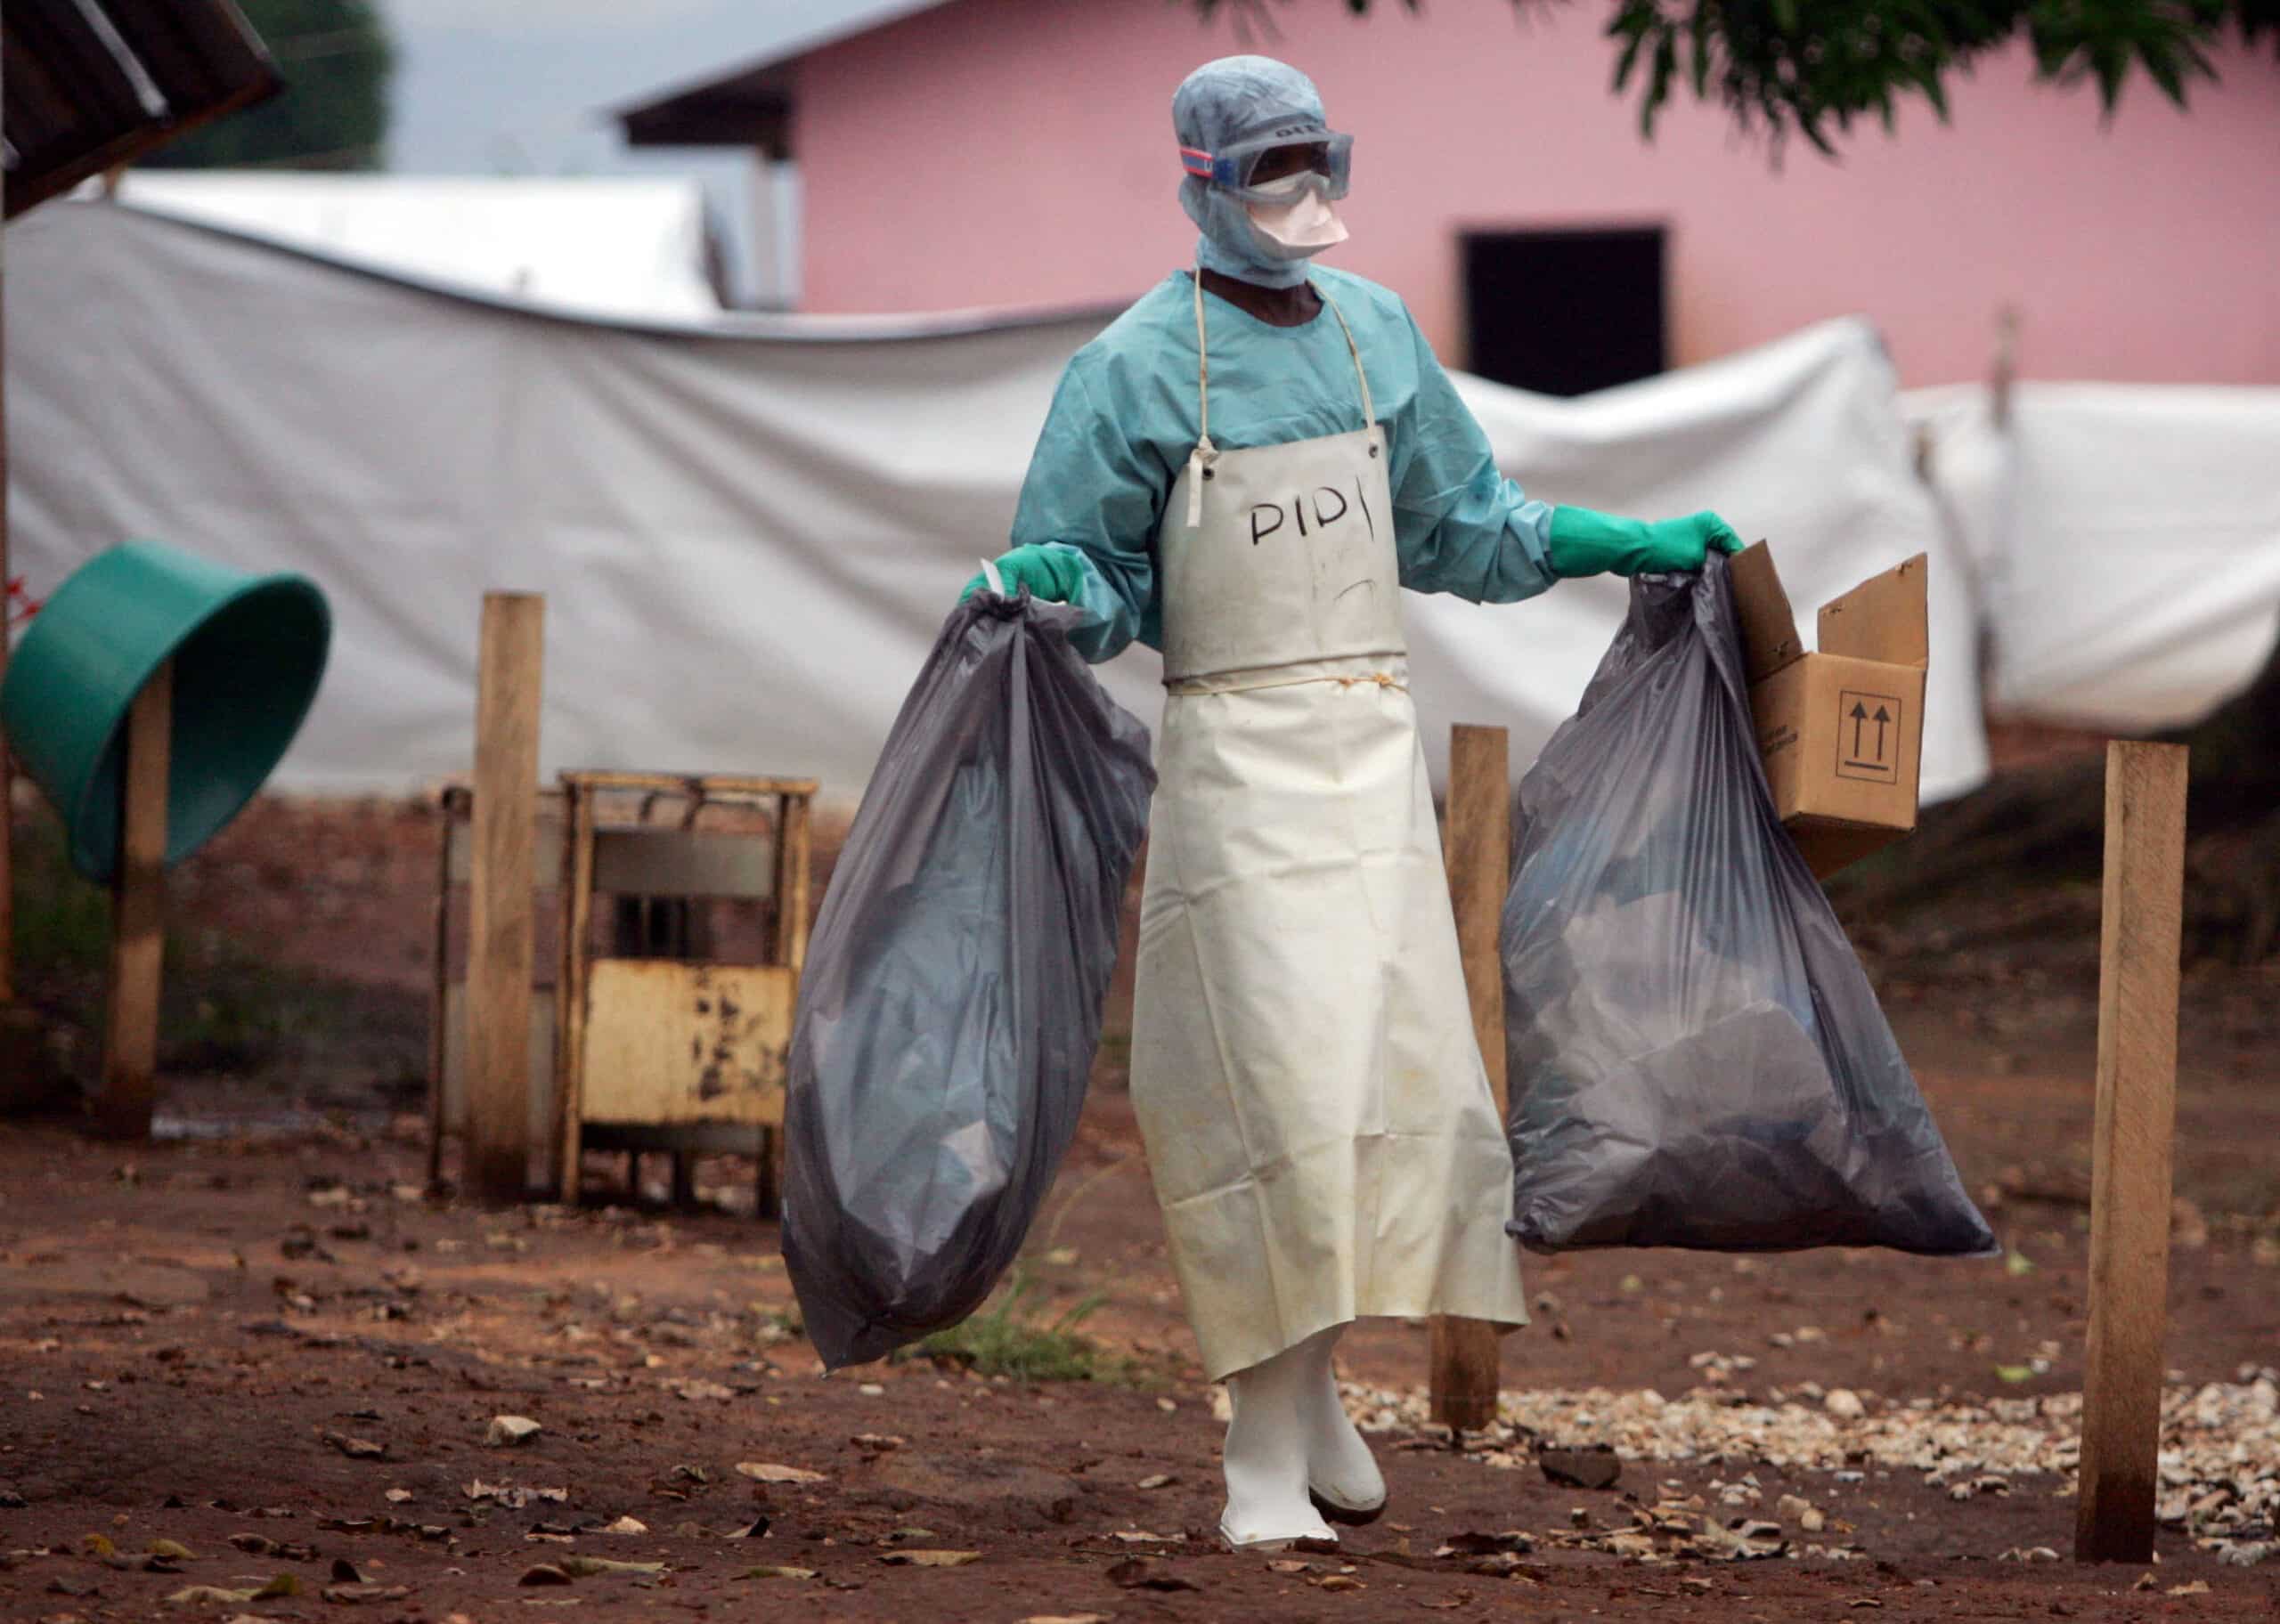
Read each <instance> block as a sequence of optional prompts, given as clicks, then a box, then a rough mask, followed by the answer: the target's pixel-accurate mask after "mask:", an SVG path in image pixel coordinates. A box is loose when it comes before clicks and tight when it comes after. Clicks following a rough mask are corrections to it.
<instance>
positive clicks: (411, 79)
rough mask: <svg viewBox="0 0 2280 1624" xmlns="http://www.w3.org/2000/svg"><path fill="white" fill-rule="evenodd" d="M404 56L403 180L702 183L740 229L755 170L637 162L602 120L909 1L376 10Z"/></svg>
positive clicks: (398, 86)
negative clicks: (570, 178) (662, 176)
mask: <svg viewBox="0 0 2280 1624" xmlns="http://www.w3.org/2000/svg"><path fill="white" fill-rule="evenodd" d="M380 4H381V7H382V9H383V10H384V11H385V12H387V14H388V17H389V20H390V21H391V23H392V24H393V26H394V28H395V37H396V44H397V47H398V53H399V60H398V66H397V69H396V80H395V126H394V128H393V131H392V133H391V135H390V138H389V143H388V144H389V162H390V166H392V167H394V168H395V169H399V170H403V171H405V172H416V173H425V174H452V175H513V174H525V175H530V174H535V175H591V174H605V173H612V172H625V171H629V170H630V171H635V172H647V171H656V170H660V169H662V170H666V171H674V172H680V173H688V174H696V175H702V176H703V177H704V180H705V183H706V189H707V191H708V192H710V194H711V195H712V199H713V202H714V206H715V207H716V208H717V209H718V210H719V211H720V212H721V215H722V217H723V221H724V223H726V224H728V225H729V227H730V228H731V229H732V230H733V231H737V232H741V231H742V230H743V229H744V226H745V220H746V218H747V212H746V211H747V208H748V207H749V203H750V195H749V194H750V188H751V183H750V179H749V177H750V175H751V167H750V165H749V163H748V161H747V160H745V159H741V158H731V157H712V158H707V157H706V156H705V155H704V153H702V152H701V151H666V152H664V153H662V154H658V153H649V154H644V155H642V156H639V157H635V156H633V155H631V154H630V153H628V152H627V151H626V150H624V149H623V147H622V146H621V145H620V144H619V142H618V141H617V139H616V135H615V130H614V129H613V128H612V126H610V124H609V122H608V120H607V118H606V117H604V116H603V115H604V114H605V113H606V112H607V110H608V109H610V108H612V107H615V106H620V105H623V104H624V103H626V102H632V101H638V100H639V99H641V98H643V97H645V96H647V94H648V93H651V92H654V91H657V90H662V89H665V88H668V87H671V86H673V85H679V84H680V83H682V82H684V81H688V80H696V79H702V78H704V77H710V76H711V75H712V74H715V73H718V72H720V71H721V70H723V69H729V68H732V67H735V66H737V65H738V64H739V63H742V62H745V61H749V60H751V59H753V58H754V57H757V56H761V55H763V54H765V53H769V52H772V51H775V50H778V49H781V48H784V47H786V46H789V45H796V44H799V43H800V42H802V41H804V40H807V39H810V38H813V37H818V36H820V35H825V34H828V33H830V32H831V31H833V30H834V29H835V28H840V27H843V26H845V25H846V24H847V23H849V22H850V21H851V20H857V19H866V18H870V17H874V16H891V15H893V14H894V13H896V12H901V11H907V10H910V9H913V0H638V4H626V0H380Z"/></svg>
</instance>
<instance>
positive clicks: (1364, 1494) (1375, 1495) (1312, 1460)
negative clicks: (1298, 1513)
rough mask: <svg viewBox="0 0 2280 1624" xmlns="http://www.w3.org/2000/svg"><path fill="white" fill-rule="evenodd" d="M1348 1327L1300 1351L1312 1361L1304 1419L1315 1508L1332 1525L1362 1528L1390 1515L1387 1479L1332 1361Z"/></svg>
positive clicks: (1328, 1333) (1316, 1339)
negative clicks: (1353, 1413)
mask: <svg viewBox="0 0 2280 1624" xmlns="http://www.w3.org/2000/svg"><path fill="white" fill-rule="evenodd" d="M1344 1330H1345V1327H1344V1326H1342V1325H1341V1326H1334V1327H1332V1328H1331V1329H1329V1330H1327V1331H1324V1332H1323V1333H1322V1334H1321V1335H1319V1336H1310V1337H1308V1338H1307V1340H1306V1341H1305V1342H1303V1343H1300V1344H1299V1346H1298V1348H1297V1349H1296V1350H1295V1351H1296V1352H1300V1353H1303V1354H1304V1355H1305V1357H1306V1360H1307V1376H1306V1386H1305V1389H1304V1393H1303V1397H1302V1402H1303V1405H1304V1409H1303V1411H1302V1413H1303V1415H1304V1417H1305V1418H1306V1424H1307V1492H1308V1494H1309V1496H1310V1497H1311V1498H1312V1499H1313V1501H1314V1506H1315V1510H1316V1511H1318V1512H1320V1513H1322V1514H1323V1516H1325V1517H1327V1518H1329V1519H1330V1520H1331V1522H1332V1523H1345V1524H1347V1525H1348V1527H1350V1528H1360V1527H1363V1526H1364V1525H1365V1524H1367V1523H1374V1522H1376V1521H1377V1520H1378V1519H1379V1517H1380V1516H1382V1515H1383V1514H1385V1509H1386V1480H1385V1476H1384V1474H1382V1473H1380V1471H1379V1470H1378V1462H1377V1458H1376V1457H1375V1456H1373V1455H1372V1454H1371V1453H1370V1446H1369V1444H1368V1443H1367V1442H1365V1441H1364V1439H1363V1437H1362V1433H1361V1431H1360V1429H1359V1428H1357V1427H1356V1425H1354V1418H1353V1417H1351V1416H1348V1414H1347V1413H1346V1405H1345V1402H1344V1401H1342V1400H1340V1399H1339V1396H1338V1369H1337V1367H1336V1366H1335V1365H1333V1364H1332V1363H1331V1354H1332V1353H1333V1352H1335V1351H1336V1350H1337V1347H1338V1338H1339V1333H1341V1332H1342V1331H1344Z"/></svg>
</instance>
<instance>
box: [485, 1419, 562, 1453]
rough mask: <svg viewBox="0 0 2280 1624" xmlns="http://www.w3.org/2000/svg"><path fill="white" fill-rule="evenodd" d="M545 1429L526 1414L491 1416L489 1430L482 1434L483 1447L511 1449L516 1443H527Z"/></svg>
mask: <svg viewBox="0 0 2280 1624" xmlns="http://www.w3.org/2000/svg"><path fill="white" fill-rule="evenodd" d="M545 1430H546V1429H545V1428H544V1427H542V1426H541V1425H539V1424H538V1423H537V1422H535V1421H533V1420H532V1419H531V1418H530V1417H528V1416H493V1417H491V1428H490V1430H489V1431H488V1432H486V1433H484V1434H483V1447H484V1448H485V1449H513V1448H515V1447H516V1446H517V1444H525V1443H528V1442H529V1441H531V1440H532V1439H533V1438H535V1437H537V1436H538V1435H539V1434H540V1433H542V1432H544V1431H545Z"/></svg>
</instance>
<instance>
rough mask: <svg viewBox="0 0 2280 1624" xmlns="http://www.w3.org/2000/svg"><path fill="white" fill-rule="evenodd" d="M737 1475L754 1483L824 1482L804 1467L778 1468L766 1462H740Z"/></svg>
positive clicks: (817, 1474)
mask: <svg viewBox="0 0 2280 1624" xmlns="http://www.w3.org/2000/svg"><path fill="white" fill-rule="evenodd" d="M737 1475H738V1476H739V1477H748V1478H750V1479H752V1481H753V1482H756V1483H820V1482H825V1481H826V1479H825V1477H824V1474H822V1473H820V1472H810V1471H809V1470H808V1469H807V1468H806V1467H805V1466H778V1465H777V1464H776V1463H775V1462H773V1461H768V1460H740V1461H738V1462H737Z"/></svg>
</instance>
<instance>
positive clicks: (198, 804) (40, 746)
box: [0, 541, 332, 881]
mask: <svg viewBox="0 0 2280 1624" xmlns="http://www.w3.org/2000/svg"><path fill="white" fill-rule="evenodd" d="M331 640H332V615H331V612H330V610H329V609H328V608H327V607H326V605H325V600H324V595H323V594H322V592H320V591H318V590H317V589H316V587H315V585H314V583H313V582H311V581H307V580H305V579H304V578H303V577H301V576H298V575H248V574H246V573H245V572H242V571H239V570H233V569H228V568H225V567H224V566H223V565H221V564H212V563H208V561H207V560H205V559H203V558H198V557H193V556H191V555H190V554H188V553H185V552H182V551H180V550H178V549H176V548H171V547H164V546H161V545H159V543H157V542H154V541H130V542H128V543H126V545H125V546H123V547H115V548H111V549H110V551H109V552H106V553H101V554H98V555H97V556H94V557H93V558H91V559H89V560H88V561H87V562H86V563H85V564H83V565H81V566H80V567H79V569H78V570H77V571H76V572H73V573H72V575H71V576H70V578H69V580H67V581H64V583H63V584H62V585H61V586H60V587H58V588H57V589H55V590H54V592H53V594H51V595H50V597H48V600H47V605H46V606H45V608H43V609H42V610H41V611H40V612H39V613H38V614H37V615H36V616H34V617H33V620H32V622H31V624H30V625H29V626H28V627H27V628H26V629H25V630H24V635H23V639H22V641H21V642H20V643H19V644H18V645H17V646H16V649H15V652H14V653H13V654H12V655H10V656H9V660H8V677H7V681H6V682H5V683H4V684H0V730H4V731H5V733H6V734H7V736H8V741H9V743H10V744H11V745H12V746H13V748H14V750H15V752H16V759H18V760H19V761H20V762H21V763H22V764H23V766H24V769H25V770H26V771H27V772H28V773H29V774H30V775H31V776H32V778H33V780H34V781H35V782H36V783H37V784H38V785H39V786H40V788H41V789H42V790H43V791H45V792H46V794H47V798H48V799H49V800H52V801H53V802H54V803H55V808H56V810H57V811H59V812H61V814H62V816H63V822H64V826H65V828H66V829H67V830H68V831H69V836H70V847H71V863H72V866H73V867H75V868H77V870H78V871H79V872H80V873H83V874H85V875H86V876H87V878H89V879H90V880H96V881H108V880H110V877H111V873H112V871H113V870H114V869H115V868H116V867H117V866H118V836H119V812H120V806H119V786H120V776H119V775H120V771H121V769H122V767H123V764H124V761H125V757H126V748H125V746H126V713H127V711H128V709H129V708H130V707H131V706H132V705H133V704H134V696H135V694H137V693H139V692H141V690H142V685H143V684H144V683H145V682H148V681H149V680H150V678H151V674H152V673H153V672H154V671H156V670H158V669H159V666H160V665H161V664H162V663H163V662H166V661H167V659H169V658H171V659H172V660H173V661H174V662H175V673H174V731H173V738H172V745H171V760H170V762H169V766H168V769H167V798H168V805H167V862H168V863H169V864H174V863H178V862H180V861H181V860H182V859H183V858H184V857H188V856H189V855H190V854H191V852H193V851H196V850H197V849H199V847H200V846H202V845H204V844H205V843H206V841H207V840H210V839H211V838H212V837H213V836H214V834H215V833H216V832H217V831H219V830H220V829H221V828H222V827H223V825H224V824H227V823H228V822H229V821H230V820H231V819H232V817H235V816H237V815H238V813H239V811H240V809H241V808H243V807H244V806H245V804H246V802H248V800H252V799H253V797H254V793H255V792H256V791H257V790H259V789H260V788H261V786H262V784H263V783H264V782H265V780H266V779H267V778H268V776H269V775H270V774H271V773H272V772H273V771H274V770H275V769H276V767H277V763H278V761H279V760H280V759H281V758H282V757H283V756H284V754H285V751H286V747H287V746H289V744H291V743H292V742H293V735H295V734H296V733H297V732H299V731H300V727H301V722H302V719H304V718H305V717H306V716H307V715H308V713H309V706H310V704H311V703H312V702H314V700H315V698H316V694H317V685H318V683H319V682H320V681H322V678H323V677H324V662H325V653H326V650H327V648H328V647H329V646H330V643H331Z"/></svg>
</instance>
